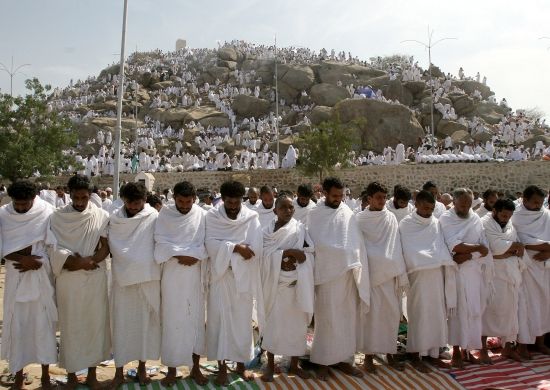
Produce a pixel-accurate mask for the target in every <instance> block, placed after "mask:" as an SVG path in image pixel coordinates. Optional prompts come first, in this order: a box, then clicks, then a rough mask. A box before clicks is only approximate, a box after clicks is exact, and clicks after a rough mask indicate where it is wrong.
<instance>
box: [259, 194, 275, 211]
mask: <svg viewBox="0 0 550 390" xmlns="http://www.w3.org/2000/svg"><path fill="white" fill-rule="evenodd" d="M260 199H262V204H263V205H264V207H265V208H266V209H270V208H272V207H273V202H274V201H275V196H273V192H271V191H270V192H264V193H263V194H260Z"/></svg>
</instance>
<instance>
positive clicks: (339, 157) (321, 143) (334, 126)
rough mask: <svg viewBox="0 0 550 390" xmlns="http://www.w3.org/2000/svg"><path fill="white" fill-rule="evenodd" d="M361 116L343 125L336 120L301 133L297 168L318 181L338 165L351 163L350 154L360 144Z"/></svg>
mask: <svg viewBox="0 0 550 390" xmlns="http://www.w3.org/2000/svg"><path fill="white" fill-rule="evenodd" d="M365 122H366V120H365V119H361V120H355V121H353V122H350V123H348V124H346V125H343V124H342V123H340V121H339V120H338V119H336V120H330V121H325V122H322V123H320V124H319V125H318V126H316V127H315V128H313V129H312V130H309V131H308V132H306V133H305V134H303V136H302V140H301V142H299V146H300V157H299V160H300V163H299V164H298V166H297V167H298V169H299V170H300V171H301V172H302V173H303V174H304V175H306V176H318V177H319V181H323V178H324V177H325V176H326V175H327V174H328V173H332V172H333V171H334V169H335V168H336V167H337V166H339V167H341V168H349V167H350V166H351V165H352V161H351V159H352V157H351V156H352V153H353V151H354V148H355V147H357V146H358V145H359V143H360V138H359V136H358V128H359V127H360V126H364V123H365Z"/></svg>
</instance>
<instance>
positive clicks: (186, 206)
mask: <svg viewBox="0 0 550 390" xmlns="http://www.w3.org/2000/svg"><path fill="white" fill-rule="evenodd" d="M195 200H196V197H195V196H183V195H179V194H175V195H174V203H175V205H176V209H177V210H178V211H179V212H180V213H181V214H183V215H185V214H188V213H189V212H190V211H191V209H192V208H193V204H195ZM174 257H175V258H176V259H178V263H179V264H181V265H183V266H185V267H191V266H193V265H195V264H197V263H198V262H199V261H200V260H199V259H197V258H195V257H192V256H174ZM200 358H201V357H200V355H196V354H193V368H192V369H191V373H190V374H189V377H190V378H191V379H193V380H194V381H195V383H196V384H198V385H199V386H204V385H206V384H207V383H208V379H207V378H206V377H205V376H204V375H203V374H202V372H201V370H200V365H199V360H200ZM138 375H139V370H138ZM176 376H177V369H176V367H168V373H167V374H166V377H164V379H162V380H161V383H162V385H163V386H164V387H171V386H173V385H174V384H175V383H176V382H177V378H176ZM140 383H141V381H140Z"/></svg>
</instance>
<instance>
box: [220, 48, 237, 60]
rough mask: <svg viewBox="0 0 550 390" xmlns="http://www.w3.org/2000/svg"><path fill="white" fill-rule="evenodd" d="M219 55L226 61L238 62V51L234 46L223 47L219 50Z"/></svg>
mask: <svg viewBox="0 0 550 390" xmlns="http://www.w3.org/2000/svg"><path fill="white" fill-rule="evenodd" d="M218 57H220V59H222V60H225V61H234V62H237V51H236V50H235V49H233V48H232V47H223V48H221V49H219V50H218Z"/></svg>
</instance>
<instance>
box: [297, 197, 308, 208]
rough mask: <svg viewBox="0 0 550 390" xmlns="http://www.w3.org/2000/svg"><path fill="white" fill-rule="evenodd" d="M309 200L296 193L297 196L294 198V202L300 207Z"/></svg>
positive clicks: (305, 204)
mask: <svg viewBox="0 0 550 390" xmlns="http://www.w3.org/2000/svg"><path fill="white" fill-rule="evenodd" d="M310 200H311V198H310V197H309V196H305V195H298V198H296V202H297V203H298V204H299V205H300V206H302V207H306V206H307V205H308V204H309V201H310Z"/></svg>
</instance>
